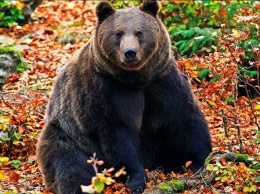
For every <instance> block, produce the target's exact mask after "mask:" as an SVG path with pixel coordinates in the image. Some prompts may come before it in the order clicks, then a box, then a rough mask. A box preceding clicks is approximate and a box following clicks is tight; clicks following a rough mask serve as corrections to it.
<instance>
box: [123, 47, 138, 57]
mask: <svg viewBox="0 0 260 194" xmlns="http://www.w3.org/2000/svg"><path fill="white" fill-rule="evenodd" d="M136 52H137V51H136V50H135V49H134V48H127V49H125V51H124V54H125V57H126V58H127V59H134V58H135V56H136Z"/></svg>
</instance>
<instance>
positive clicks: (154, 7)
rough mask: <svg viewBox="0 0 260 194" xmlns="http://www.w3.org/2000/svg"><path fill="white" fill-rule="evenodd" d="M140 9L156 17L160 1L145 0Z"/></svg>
mask: <svg viewBox="0 0 260 194" xmlns="http://www.w3.org/2000/svg"><path fill="white" fill-rule="evenodd" d="M140 9H141V10H142V11H144V12H146V13H149V14H150V15H152V16H154V17H155V16H156V15H157V12H158V10H159V3H158V1H157V0H144V2H143V4H142V5H141V6H140Z"/></svg>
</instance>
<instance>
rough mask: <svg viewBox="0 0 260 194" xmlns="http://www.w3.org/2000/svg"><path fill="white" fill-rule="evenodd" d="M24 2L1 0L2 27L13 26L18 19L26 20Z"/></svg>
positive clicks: (0, 19) (0, 18) (0, 23)
mask: <svg viewBox="0 0 260 194" xmlns="http://www.w3.org/2000/svg"><path fill="white" fill-rule="evenodd" d="M23 5H24V4H23V3H18V4H14V3H13V2H12V1H11V0H3V1H0V27H11V26H13V25H14V24H15V23H16V22H17V21H19V20H24V16H23V14H22V7H23Z"/></svg>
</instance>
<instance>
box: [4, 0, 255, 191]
mask: <svg viewBox="0 0 260 194" xmlns="http://www.w3.org/2000/svg"><path fill="white" fill-rule="evenodd" d="M28 2H29V3H28ZM31 2H33V0H20V1H11V0H2V1H0V193H4V194H9V193H50V192H49V190H48V188H45V187H44V186H43V182H42V177H41V173H40V171H39V169H38V164H37V159H36V156H35V144H36V142H37V137H38V135H39V133H40V132H41V129H42V128H43V125H44V110H45V105H46V103H47V101H48V99H49V94H50V91H51V88H52V85H53V83H54V78H55V76H56V75H57V74H58V73H59V69H60V68H61V67H62V66H63V65H64V64H66V62H67V61H68V60H70V59H71V57H72V56H73V54H74V53H75V52H76V51H77V50H78V49H80V48H81V47H82V46H83V45H84V44H85V43H86V42H87V41H88V40H89V38H90V37H91V36H92V35H93V33H94V30H95V22H96V17H95V6H96V4H97V1H83V0H82V1H79V0H78V1H76V0H75V1H72V0H67V1H65V0H64V1H59V0H43V1H42V2H41V1H40V0H39V1H38V2H40V3H41V4H40V5H39V6H38V7H37V9H36V10H35V11H34V13H33V14H32V15H31V18H30V21H29V23H28V21H27V15H26V13H25V9H26V8H28V6H27V5H29V4H30V3H31ZM36 2H37V1H36ZM110 2H111V3H112V4H113V6H114V7H115V8H117V9H118V8H127V7H131V6H137V5H139V4H140V3H141V1H138V0H135V1H122V0H119V1H114V0H112V1H110ZM160 16H161V19H162V21H163V22H164V24H165V26H166V27H167V30H168V32H169V34H170V36H171V40H172V50H173V51H174V55H175V58H176V60H178V61H177V64H178V67H179V69H180V71H182V72H183V73H184V74H186V75H187V76H188V77H189V79H190V81H191V83H192V89H193V91H194V93H195V95H196V97H197V99H198V101H199V102H200V106H201V108H202V109H203V112H204V114H205V115H206V118H207V121H208V123H209V127H210V132H211V135H212V145H213V152H212V154H211V155H210V156H209V157H208V159H207V161H206V162H207V166H206V170H205V172H203V173H199V174H192V172H191V171H190V170H189V168H188V167H189V165H190V162H187V163H186V165H185V167H184V168H186V169H187V170H186V173H185V174H184V175H180V174H175V173H171V174H168V175H165V174H163V173H162V172H161V171H160V170H159V169H158V170H157V171H150V172H148V171H147V173H148V176H149V177H150V182H148V183H147V186H148V189H147V190H146V193H234V194H236V193H259V192H260V121H259V120H260V30H259V27H260V1H256V0H169V1H160ZM89 162H90V163H92V165H94V166H95V167H97V166H98V165H99V164H100V165H101V164H102V162H99V161H96V160H95V159H93V160H91V161H89ZM120 173H123V172H120ZM120 173H119V174H120ZM112 182H113V177H110V176H109V175H107V174H102V173H101V174H97V177H96V181H94V182H93V184H92V186H93V188H94V189H95V191H96V192H97V193H98V192H103V193H128V192H129V191H128V190H127V189H126V188H125V187H124V186H123V185H122V184H112V185H110V186H106V187H105V185H108V184H110V183H112Z"/></svg>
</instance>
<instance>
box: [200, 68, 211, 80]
mask: <svg viewBox="0 0 260 194" xmlns="http://www.w3.org/2000/svg"><path fill="white" fill-rule="evenodd" d="M198 70H199V72H200V74H199V76H198V78H199V79H202V78H206V77H207V76H208V75H209V74H210V70H209V69H206V68H201V69H198Z"/></svg>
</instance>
